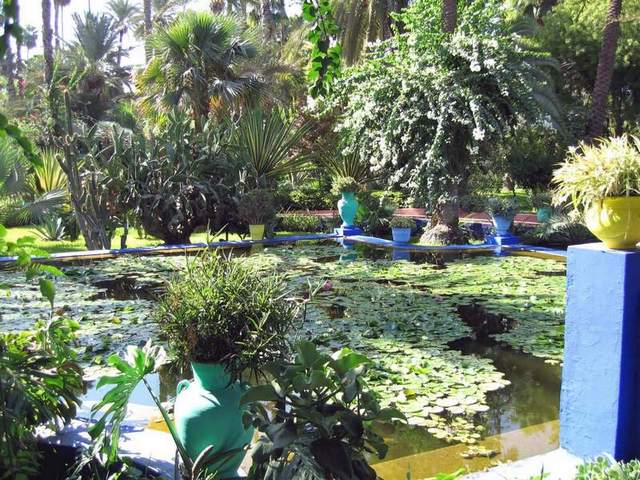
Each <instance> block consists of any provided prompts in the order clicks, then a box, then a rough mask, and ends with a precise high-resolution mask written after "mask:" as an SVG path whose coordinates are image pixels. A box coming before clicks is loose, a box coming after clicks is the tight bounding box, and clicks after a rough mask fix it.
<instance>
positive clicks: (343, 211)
mask: <svg viewBox="0 0 640 480" xmlns="http://www.w3.org/2000/svg"><path fill="white" fill-rule="evenodd" d="M357 211H358V199H357V198H356V194H355V193H353V192H342V198H341V199H340V200H338V212H340V218H342V227H343V228H344V227H353V226H354V224H355V221H356V212H357Z"/></svg>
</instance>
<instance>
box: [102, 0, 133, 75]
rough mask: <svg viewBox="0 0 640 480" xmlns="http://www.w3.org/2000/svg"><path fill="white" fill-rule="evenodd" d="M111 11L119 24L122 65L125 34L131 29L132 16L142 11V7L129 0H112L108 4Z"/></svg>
mask: <svg viewBox="0 0 640 480" xmlns="http://www.w3.org/2000/svg"><path fill="white" fill-rule="evenodd" d="M107 7H108V8H109V12H110V13H111V15H112V16H113V18H115V20H116V23H117V25H118V27H119V28H118V43H119V46H118V60H117V63H118V65H120V62H121V60H122V48H123V39H124V35H125V34H126V33H127V31H128V30H129V27H130V25H131V21H132V18H133V17H134V15H136V14H138V13H139V12H140V8H139V7H138V6H137V5H132V4H131V3H130V1H129V0H110V1H109V3H108V4H107Z"/></svg>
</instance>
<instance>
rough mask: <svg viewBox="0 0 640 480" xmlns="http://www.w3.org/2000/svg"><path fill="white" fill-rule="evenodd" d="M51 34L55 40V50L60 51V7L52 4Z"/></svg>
mask: <svg viewBox="0 0 640 480" xmlns="http://www.w3.org/2000/svg"><path fill="white" fill-rule="evenodd" d="M53 33H54V35H53V36H54V37H55V39H56V50H58V49H60V5H59V4H58V2H56V1H55V0H54V2H53Z"/></svg>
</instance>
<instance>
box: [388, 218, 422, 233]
mask: <svg viewBox="0 0 640 480" xmlns="http://www.w3.org/2000/svg"><path fill="white" fill-rule="evenodd" d="M389 226H390V227H391V228H410V229H411V230H415V228H416V221H415V220H414V219H413V218H411V217H392V218H391V220H390V221H389Z"/></svg>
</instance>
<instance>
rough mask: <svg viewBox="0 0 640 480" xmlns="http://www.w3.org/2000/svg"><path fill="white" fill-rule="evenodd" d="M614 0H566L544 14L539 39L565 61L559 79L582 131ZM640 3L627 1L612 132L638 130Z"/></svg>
mask: <svg viewBox="0 0 640 480" xmlns="http://www.w3.org/2000/svg"><path fill="white" fill-rule="evenodd" d="M608 5H609V2H608V0H590V1H588V2H584V1H583V0H562V1H560V2H558V4H557V5H556V6H555V7H554V8H553V9H552V10H551V11H550V12H549V13H548V14H547V15H545V17H544V22H543V24H542V26H540V27H539V28H538V32H537V35H536V38H537V40H538V42H539V43H540V45H541V46H542V48H544V49H545V50H547V51H549V52H550V53H551V55H553V57H554V58H556V59H557V60H558V61H559V62H560V63H561V64H562V65H563V75H562V76H563V81H562V82H561V83H559V87H560V91H561V94H562V96H563V100H564V103H565V104H567V105H569V108H570V109H571V110H572V111H573V112H574V114H573V115H572V116H573V117H574V118H575V120H574V121H573V122H572V123H573V125H570V127H571V128H572V130H574V131H575V132H576V133H578V135H579V136H582V134H583V133H584V123H585V121H586V107H587V106H588V103H589V101H590V95H591V92H592V90H593V85H594V84H595V79H596V72H597V62H598V58H599V53H600V48H601V43H602V32H603V29H604V26H605V19H606V13H607V7H608ZM639 16H640V3H639V2H637V1H628V2H624V6H623V8H622V17H621V22H620V36H619V38H618V41H617V48H616V57H615V64H614V65H613V78H612V81H611V90H610V92H611V103H610V105H611V122H610V124H609V125H610V131H611V132H612V133H613V132H615V134H616V135H622V133H624V132H630V133H632V132H633V129H634V128H635V127H636V125H637V124H638V118H639V115H640V42H638V38H640V22H638V17H639Z"/></svg>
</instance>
